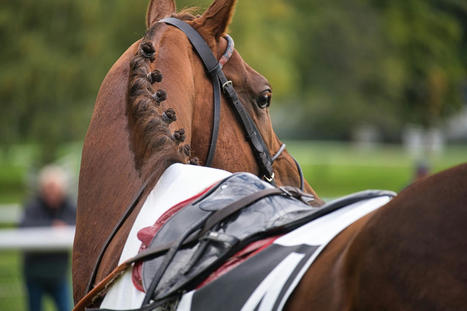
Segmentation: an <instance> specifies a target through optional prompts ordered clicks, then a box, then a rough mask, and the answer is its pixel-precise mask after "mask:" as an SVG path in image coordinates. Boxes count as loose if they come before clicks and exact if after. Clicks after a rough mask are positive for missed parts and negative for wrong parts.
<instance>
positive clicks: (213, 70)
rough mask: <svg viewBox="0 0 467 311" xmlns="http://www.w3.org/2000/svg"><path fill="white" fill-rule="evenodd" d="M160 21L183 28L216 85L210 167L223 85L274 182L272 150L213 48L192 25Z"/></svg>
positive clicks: (261, 164) (260, 162)
mask: <svg viewBox="0 0 467 311" xmlns="http://www.w3.org/2000/svg"><path fill="white" fill-rule="evenodd" d="M161 22H163V23H166V24H168V25H172V26H175V27H177V28H178V29H180V30H181V31H183V32H184V33H185V35H186V36H187V37H188V40H190V42H191V44H192V45H193V47H194V49H195V51H196V52H197V54H198V56H199V57H200V58H201V60H202V62H203V64H204V67H205V68H206V71H207V73H208V75H209V77H210V79H211V82H212V84H213V90H214V116H213V129H212V134H211V143H210V145H209V151H208V156H207V159H206V163H205V165H206V166H210V165H211V164H212V160H213V158H214V154H215V151H216V144H217V136H218V132H219V121H220V86H221V85H222V90H223V92H224V94H225V95H226V96H227V97H228V99H229V100H230V102H231V104H232V106H233V108H234V110H235V112H236V115H237V117H238V118H239V120H240V121H241V123H242V125H243V129H244V130H245V132H246V136H247V139H248V142H249V143H250V146H251V148H252V150H253V154H254V155H255V158H256V161H257V163H258V165H259V167H260V171H261V174H262V175H263V176H264V178H265V179H266V180H268V181H269V182H272V180H273V177H274V174H273V168H272V162H273V161H272V158H271V155H270V153H269V150H268V148H267V147H266V144H265V142H264V140H263V137H262V136H261V134H260V132H259V130H258V128H257V126H256V124H255V122H254V121H253V119H252V118H251V116H250V115H249V114H248V112H247V111H246V109H245V107H244V106H243V105H242V103H241V102H240V99H239V98H238V95H237V92H235V89H234V87H233V85H232V82H231V81H229V80H227V78H226V77H225V75H224V72H223V71H222V68H221V65H220V64H219V62H218V61H217V59H216V58H215V56H214V55H213V53H212V51H211V49H210V48H209V46H208V45H207V43H206V41H205V40H204V39H203V37H201V35H200V34H199V33H198V31H196V29H194V28H193V27H191V26H190V25H189V24H187V23H185V22H183V21H181V20H179V19H177V18H174V17H169V18H164V19H162V20H161Z"/></svg>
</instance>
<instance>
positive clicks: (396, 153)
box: [287, 142, 467, 198]
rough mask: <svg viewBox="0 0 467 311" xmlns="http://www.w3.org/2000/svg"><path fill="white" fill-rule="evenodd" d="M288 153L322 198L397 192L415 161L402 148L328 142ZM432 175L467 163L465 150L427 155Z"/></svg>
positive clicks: (292, 146)
mask: <svg viewBox="0 0 467 311" xmlns="http://www.w3.org/2000/svg"><path fill="white" fill-rule="evenodd" d="M287 147H288V150H289V152H290V153H291V154H292V155H293V156H294V157H296V159H297V161H298V162H299V163H300V164H301V166H302V169H303V171H304V175H305V177H306V179H307V180H308V182H309V183H310V184H311V186H312V187H313V188H314V189H315V190H316V191H317V192H318V194H319V195H320V196H322V197H324V198H330V197H337V196H341V195H345V194H348V193H351V192H355V191H360V190H365V189H386V190H392V191H396V192H398V191H400V190H401V189H403V188H404V187H405V186H407V185H408V184H409V183H410V181H411V179H412V176H413V172H414V163H415V161H414V159H413V157H411V156H410V155H409V154H407V153H406V152H405V151H404V149H403V148H402V147H401V146H398V145H382V146H378V147H374V148H366V149H365V148H363V149H362V148H358V147H356V146H355V145H352V144H343V143H329V142H288V144H287ZM427 160H428V161H429V165H430V167H431V172H432V173H434V172H438V171H441V170H443V169H446V168H449V167H452V166H454V165H457V164H460V163H464V162H466V161H467V146H449V147H448V148H446V150H445V151H444V152H443V153H442V154H437V155H429V156H428V159H427Z"/></svg>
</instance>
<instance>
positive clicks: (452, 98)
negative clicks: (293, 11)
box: [295, 0, 467, 138]
mask: <svg viewBox="0 0 467 311" xmlns="http://www.w3.org/2000/svg"><path fill="white" fill-rule="evenodd" d="M295 3H296V4H297V5H296V8H297V18H296V19H295V20H296V21H297V23H296V25H295V27H296V29H297V30H298V35H299V37H300V40H299V42H300V48H299V49H297V51H298V54H297V55H296V60H297V64H298V68H299V69H300V74H301V77H300V80H301V81H302V84H301V92H299V94H304V95H305V96H306V100H305V104H302V106H303V109H304V110H305V111H307V113H304V114H302V115H303V116H305V117H304V119H305V120H303V121H302V125H303V126H307V127H308V129H309V133H307V135H309V136H314V137H320V138H322V137H330V138H349V137H350V134H351V133H350V130H351V129H352V128H354V127H356V126H359V125H373V126H376V127H378V128H379V129H380V130H382V131H383V132H385V133H386V134H387V135H386V136H387V137H388V136H389V137H397V136H398V134H399V130H400V128H401V126H402V125H403V124H405V123H407V122H415V123H418V124H422V125H423V126H425V127H431V126H434V125H436V124H437V123H439V121H440V120H441V119H442V118H443V117H445V116H446V115H449V114H450V113H453V112H454V111H456V108H457V107H458V106H459V103H460V99H461V96H460V94H461V92H460V91H459V89H460V85H461V81H462V80H463V79H465V76H466V64H467V62H466V58H465V53H462V51H465V42H466V27H465V12H466V4H465V1H462V0H448V1H444V0H431V1H425V0H409V1H407V0H334V1H322V0H311V1H310V0H296V1H295ZM310 133H311V134H310Z"/></svg>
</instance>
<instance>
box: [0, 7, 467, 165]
mask: <svg viewBox="0 0 467 311" xmlns="http://www.w3.org/2000/svg"><path fill="white" fill-rule="evenodd" d="M147 2H148V0H132V1H130V0H99V1H96V0H82V1H71V0H42V1H35V0H16V1H13V0H3V1H2V3H1V10H0V41H1V42H2V43H3V44H2V48H1V49H0V68H1V70H0V102H1V107H2V113H1V114H0V144H1V145H2V146H5V145H6V144H9V143H12V142H17V141H22V142H24V141H26V142H39V144H40V145H42V146H44V148H43V149H44V150H46V152H44V153H43V154H44V156H43V159H42V161H47V160H50V159H51V158H53V157H54V156H55V154H54V149H55V148H56V146H57V145H58V144H60V143H62V142H64V141H69V140H81V139H82V138H83V136H84V133H85V131H86V128H87V125H88V122H89V117H90V115H91V112H92V107H93V103H94V100H95V97H96V94H97V90H98V88H99V85H100V83H101V81H102V80H103V78H104V75H105V73H106V72H107V71H108V70H109V68H110V66H111V65H112V64H113V63H114V62H115V60H116V59H117V58H118V57H119V56H120V55H121V54H122V53H123V52H124V50H125V49H126V48H127V47H128V46H130V44H131V43H133V42H134V41H136V40H137V39H138V38H140V37H141V36H142V34H143V33H144V30H145V29H144V16H145V11H146V6H147ZM210 3H211V0H179V1H177V6H178V8H184V7H191V6H200V7H201V10H200V12H202V9H204V8H206V7H207V6H208V5H209V4H210ZM466 3H467V2H466V1H465V0H332V1H324V0H294V1H287V0H255V1H247V0H241V1H239V2H238V7H237V12H236V16H235V18H234V20H233V24H232V26H231V34H232V36H233V37H234V39H235V41H236V47H237V49H238V50H239V52H240V53H241V54H242V56H243V57H244V58H245V60H246V61H247V62H248V63H249V64H250V65H251V66H252V67H253V68H255V69H257V70H258V71H259V72H261V73H262V74H264V75H265V76H266V77H267V78H268V79H269V80H270V81H271V82H272V85H273V89H274V102H273V107H277V106H278V105H279V106H282V107H283V111H285V112H284V114H283V116H284V119H286V120H288V121H289V124H291V125H293V126H294V127H296V128H302V129H306V130H305V131H303V130H302V131H300V133H301V134H300V135H301V136H302V137H304V138H310V137H315V138H316V137H318V138H326V137H328V138H348V137H349V136H350V135H349V131H350V129H352V128H354V127H356V126H359V125H362V124H368V125H375V126H377V127H379V128H380V129H382V130H383V131H385V132H386V133H387V134H388V136H391V135H395V134H397V131H398V129H400V127H401V125H402V124H404V123H405V122H418V123H421V124H424V125H425V126H431V125H433V124H436V123H437V122H439V120H441V119H442V118H443V117H444V116H446V115H448V114H449V113H452V112H453V111H455V108H456V105H457V104H458V103H459V98H460V94H461V92H460V91H459V86H460V83H461V80H462V79H465V77H466V68H467V43H466V42H467V38H466V34H467V22H466V21H467V4H466ZM293 114H294V115H293ZM292 115H293V117H294V118H292V117H291V116H292ZM292 119H293V122H290V120H292Z"/></svg>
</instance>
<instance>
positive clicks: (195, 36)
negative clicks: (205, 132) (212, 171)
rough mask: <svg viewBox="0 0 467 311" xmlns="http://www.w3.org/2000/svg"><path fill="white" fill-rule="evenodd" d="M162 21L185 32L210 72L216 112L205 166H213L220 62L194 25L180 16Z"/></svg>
mask: <svg viewBox="0 0 467 311" xmlns="http://www.w3.org/2000/svg"><path fill="white" fill-rule="evenodd" d="M160 22H162V23H166V24H168V25H172V26H175V27H177V28H178V29H180V30H181V31H183V32H184V33H185V35H186V36H187V37H188V40H190V42H191V45H192V46H193V47H194V49H195V51H196V53H197V54H198V56H199V57H200V58H201V61H202V62H203V65H204V67H205V69H206V71H207V72H208V75H209V78H210V79H211V83H212V85H213V91H214V94H213V96H214V112H213V121H212V123H213V124H212V132H211V141H210V144H209V150H208V155H207V158H206V162H205V166H211V164H212V160H213V158H214V154H215V153H216V145H217V137H218V134H219V123H220V110H221V92H220V84H219V79H218V78H217V76H216V72H217V71H218V70H221V69H220V64H219V62H218V61H217V59H216V58H215V57H214V55H213V54H212V52H211V48H210V47H209V46H208V45H207V43H206V41H205V40H204V39H203V37H201V35H200V34H199V33H198V31H196V30H195V29H194V28H193V27H191V26H190V25H188V24H187V23H185V22H183V21H181V20H179V19H178V18H174V17H168V18H164V19H162V20H161V21H160Z"/></svg>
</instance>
